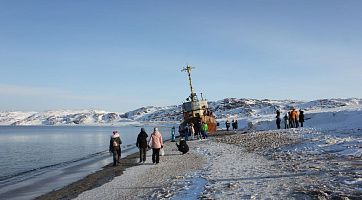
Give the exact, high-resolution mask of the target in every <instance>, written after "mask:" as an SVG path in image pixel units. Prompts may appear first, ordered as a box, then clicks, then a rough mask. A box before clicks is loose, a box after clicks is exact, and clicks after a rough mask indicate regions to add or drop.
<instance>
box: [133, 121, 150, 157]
mask: <svg viewBox="0 0 362 200" xmlns="http://www.w3.org/2000/svg"><path fill="white" fill-rule="evenodd" d="M147 137H148V135H147V133H146V131H145V129H144V128H141V132H140V133H139V134H138V136H137V142H136V146H137V147H138V149H139V150H140V163H142V162H143V163H145V162H146V152H147V147H148V144H147Z"/></svg>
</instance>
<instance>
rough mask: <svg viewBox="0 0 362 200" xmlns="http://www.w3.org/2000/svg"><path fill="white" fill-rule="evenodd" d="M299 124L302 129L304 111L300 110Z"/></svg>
mask: <svg viewBox="0 0 362 200" xmlns="http://www.w3.org/2000/svg"><path fill="white" fill-rule="evenodd" d="M299 122H300V127H303V122H304V111H303V110H302V109H300V110H299Z"/></svg>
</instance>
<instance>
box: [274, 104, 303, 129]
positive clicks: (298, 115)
mask: <svg viewBox="0 0 362 200" xmlns="http://www.w3.org/2000/svg"><path fill="white" fill-rule="evenodd" d="M280 114H281V113H280V110H277V111H276V115H277V116H276V117H275V118H276V124H277V128H278V129H280V128H281V126H280V124H281V121H282V119H281V117H280ZM283 120H284V128H285V129H288V128H298V127H299V126H300V127H303V123H304V111H303V110H302V109H300V110H299V112H298V111H297V110H296V109H295V108H292V110H290V111H289V112H287V113H285V115H284V117H283Z"/></svg>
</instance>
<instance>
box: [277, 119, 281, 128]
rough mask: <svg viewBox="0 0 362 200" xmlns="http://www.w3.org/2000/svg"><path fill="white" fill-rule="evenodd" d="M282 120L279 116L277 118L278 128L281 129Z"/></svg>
mask: <svg viewBox="0 0 362 200" xmlns="http://www.w3.org/2000/svg"><path fill="white" fill-rule="evenodd" d="M280 122H281V120H280V118H278V119H277V128H278V129H280Z"/></svg>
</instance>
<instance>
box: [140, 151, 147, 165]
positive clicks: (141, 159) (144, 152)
mask: <svg viewBox="0 0 362 200" xmlns="http://www.w3.org/2000/svg"><path fill="white" fill-rule="evenodd" d="M146 152H147V148H140V162H145V161H146Z"/></svg>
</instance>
